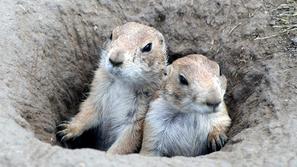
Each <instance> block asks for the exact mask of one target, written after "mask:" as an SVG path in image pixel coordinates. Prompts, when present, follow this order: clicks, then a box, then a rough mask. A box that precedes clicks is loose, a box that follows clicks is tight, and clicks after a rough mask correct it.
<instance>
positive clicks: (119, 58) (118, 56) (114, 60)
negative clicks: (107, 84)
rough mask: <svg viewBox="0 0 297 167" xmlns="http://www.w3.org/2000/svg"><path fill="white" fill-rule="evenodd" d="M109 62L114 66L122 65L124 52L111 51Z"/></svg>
mask: <svg viewBox="0 0 297 167" xmlns="http://www.w3.org/2000/svg"><path fill="white" fill-rule="evenodd" d="M109 62H110V63H111V64H112V65H113V66H114V67H119V66H121V65H122V64H123V62H124V54H123V53H122V52H120V51H116V52H111V54H110V57H109Z"/></svg>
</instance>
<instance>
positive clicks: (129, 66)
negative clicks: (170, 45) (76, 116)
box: [101, 22, 166, 85]
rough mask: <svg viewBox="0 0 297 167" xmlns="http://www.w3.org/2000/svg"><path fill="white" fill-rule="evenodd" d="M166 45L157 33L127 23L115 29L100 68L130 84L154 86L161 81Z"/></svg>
mask: <svg viewBox="0 0 297 167" xmlns="http://www.w3.org/2000/svg"><path fill="white" fill-rule="evenodd" d="M165 63H166V45H165V40H164V37H163V35H162V34H161V33H160V32H159V31H158V30H156V29H154V28H152V27H149V26H146V25H143V24H139V23H135V22H128V23H126V24H124V25H122V26H119V27H116V28H115V29H114V30H113V31H112V33H111V35H110V41H109V42H108V43H107V47H106V51H104V53H103V57H102V61H101V67H102V68H105V69H106V70H107V71H108V72H109V73H110V74H111V75H112V76H114V77H115V78H119V79H122V80H124V81H127V82H128V83H131V84H136V85H143V84H154V83H156V82H157V81H160V80H161V78H162V73H163V69H164V67H165Z"/></svg>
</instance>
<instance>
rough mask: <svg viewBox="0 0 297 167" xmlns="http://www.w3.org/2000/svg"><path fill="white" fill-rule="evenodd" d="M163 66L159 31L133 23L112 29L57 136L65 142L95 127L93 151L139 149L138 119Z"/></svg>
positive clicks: (123, 151) (108, 151)
mask: <svg viewBox="0 0 297 167" xmlns="http://www.w3.org/2000/svg"><path fill="white" fill-rule="evenodd" d="M165 63H166V46H165V40H164V37H163V35H162V34H161V33H160V32H159V31H157V30H156V29H154V28H152V27H149V26H146V25H142V24H139V23H135V22H129V23H126V24H124V25H122V26H119V27H117V28H115V29H114V30H113V32H112V34H111V36H110V41H109V42H108V44H107V47H106V51H104V52H103V53H102V56H101V62H100V67H99V68H98V69H97V71H96V73H95V77H94V80H93V82H92V85H91V89H90V94H89V96H88V97H87V99H86V100H85V101H84V102H83V103H82V104H81V106H80V110H79V113H78V114H77V115H76V116H75V117H73V118H72V119H71V121H70V122H68V123H64V124H62V125H61V126H62V127H63V128H64V130H62V131H60V132H58V133H60V134H62V135H63V136H64V137H63V138H64V139H70V138H74V137H77V136H79V135H81V134H82V133H83V132H84V131H86V130H87V129H90V128H92V127H98V128H97V129H98V132H97V136H98V140H100V141H99V142H98V143H99V144H98V145H97V146H96V147H97V148H98V149H100V150H103V151H107V153H111V154H127V153H132V152H135V150H136V149H137V148H140V146H141V139H142V130H143V129H142V126H143V121H144V117H145V114H146V112H147V110H148V106H149V102H150V100H151V95H152V94H154V92H155V91H156V90H158V89H160V85H161V80H162V75H163V73H164V67H165Z"/></svg>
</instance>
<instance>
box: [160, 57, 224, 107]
mask: <svg viewBox="0 0 297 167" xmlns="http://www.w3.org/2000/svg"><path fill="white" fill-rule="evenodd" d="M226 86H227V80H226V78H225V76H224V75H222V74H221V72H220V67H219V65H218V64H217V63H216V62H214V61H211V60H209V59H208V58H207V57H205V56H202V55H198V54H193V55H188V56H186V57H183V58H180V59H177V60H176V61H174V62H173V63H172V64H171V65H169V66H168V67H167V76H166V80H165V83H164V85H163V88H162V93H161V96H163V97H164V98H165V100H167V101H168V102H169V103H170V104H172V105H174V106H175V107H177V108H178V109H180V110H181V111H182V112H192V111H194V112H200V113H211V112H216V111H218V109H219V108H220V107H225V106H224V105H225V104H224V94H225V92H226Z"/></svg>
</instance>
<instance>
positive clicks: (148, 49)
mask: <svg viewBox="0 0 297 167" xmlns="http://www.w3.org/2000/svg"><path fill="white" fill-rule="evenodd" d="M151 50H152V43H151V42H150V43H148V44H146V45H145V47H143V48H142V49H141V52H149V51H151Z"/></svg>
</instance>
